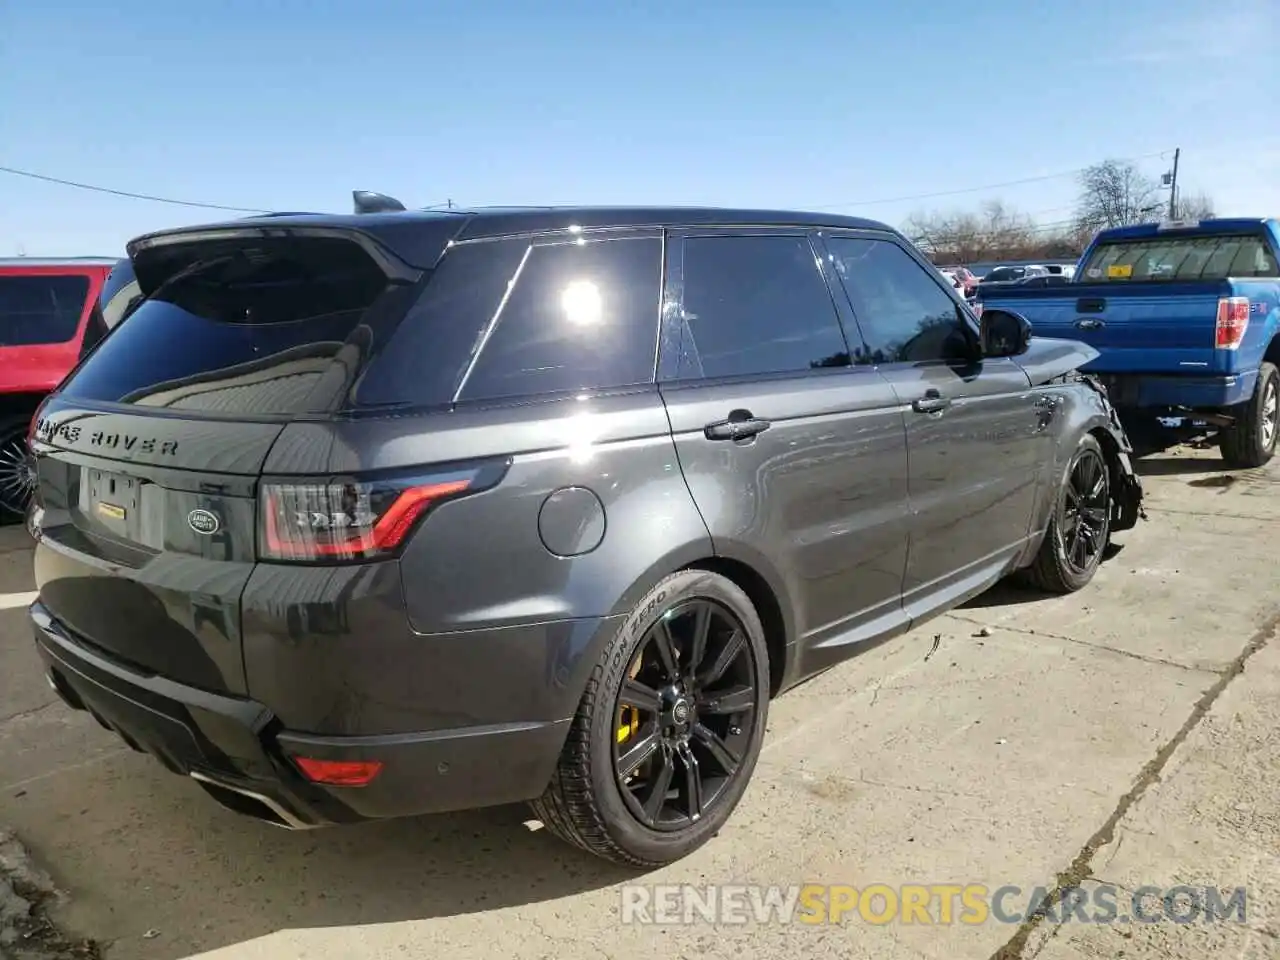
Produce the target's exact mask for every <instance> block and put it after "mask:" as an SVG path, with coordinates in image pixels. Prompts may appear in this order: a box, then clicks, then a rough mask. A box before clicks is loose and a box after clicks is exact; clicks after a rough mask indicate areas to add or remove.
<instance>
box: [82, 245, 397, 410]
mask: <svg viewBox="0 0 1280 960" xmlns="http://www.w3.org/2000/svg"><path fill="white" fill-rule="evenodd" d="M182 262H183V264H184V265H183V266H182V267H181V268H180V269H178V271H177V273H176V275H174V276H173V277H171V278H170V279H169V280H168V281H167V282H166V283H164V284H163V285H162V286H160V287H159V289H157V290H156V291H155V292H154V293H152V294H151V295H150V296H149V297H147V298H146V299H145V300H143V301H142V302H141V304H140V305H139V306H138V307H137V309H136V310H134V311H133V312H132V313H130V314H129V315H128V316H127V317H126V318H125V319H124V320H123V321H121V322H120V324H119V325H118V326H117V327H116V329H115V330H114V331H113V333H112V335H111V336H109V337H107V338H106V339H104V340H103V342H102V344H101V345H100V347H99V349H98V350H97V351H95V352H94V353H93V355H92V356H90V357H89V359H88V360H87V361H85V363H84V364H83V365H82V366H81V367H80V369H79V370H78V371H77V372H76V373H75V374H74V375H73V376H72V377H71V379H70V380H69V381H68V383H67V384H66V386H65V387H64V389H63V395H64V396H66V397H68V398H71V399H81V400H97V401H107V402H113V403H125V404H137V405H139V406H154V407H168V408H173V409H181V410H202V411H206V412H209V413H220V414H231V415H234V414H254V415H267V416H272V415H288V414H296V413H303V412H312V411H316V412H319V411H321V410H324V409H328V408H329V407H330V406H331V405H332V403H333V402H334V398H335V396H338V395H341V394H344V393H345V392H346V391H347V390H348V389H349V388H350V384H351V382H352V381H353V379H354V377H355V376H356V375H357V374H358V372H359V370H360V369H361V367H362V365H363V363H364V362H365V360H366V358H367V356H368V353H369V351H370V350H371V349H372V348H373V347H374V344H375V342H376V341H377V340H378V338H379V336H380V335H381V334H383V333H384V332H385V331H383V330H382V329H381V327H382V326H385V325H386V323H385V321H388V319H389V318H392V317H394V314H395V312H396V311H395V310H394V309H385V310H381V309H373V308H374V307H375V306H383V305H385V304H386V302H387V301H388V300H396V299H397V298H399V299H404V298H405V297H404V295H405V294H407V293H409V292H410V291H411V288H405V287H401V288H398V289H397V288H392V287H390V286H389V285H388V281H387V278H386V276H385V275H384V274H383V272H382V271H381V270H380V269H379V268H378V266H377V265H376V264H375V263H374V261H373V260H372V259H370V258H369V257H368V256H367V255H366V254H365V253H364V251H363V250H361V249H360V248H359V247H358V246H357V245H355V244H354V243H351V242H349V241H346V240H340V239H330V238H324V239H308V240H296V239H288V240H262V241H255V242H253V243H252V245H246V244H244V243H240V244H239V245H237V246H226V245H222V244H211V245H208V247H207V249H206V248H204V247H202V248H201V249H200V250H199V251H198V252H197V253H195V254H192V255H191V256H189V257H187V258H186V259H185V260H184V261H182Z"/></svg>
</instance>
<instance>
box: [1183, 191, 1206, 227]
mask: <svg viewBox="0 0 1280 960" xmlns="http://www.w3.org/2000/svg"><path fill="white" fill-rule="evenodd" d="M1174 207H1175V208H1176V210H1177V214H1178V217H1177V219H1179V220H1209V219H1211V218H1212V217H1213V216H1214V209H1213V198H1211V197H1210V196H1209V195H1208V194H1207V193H1204V192H1201V193H1193V194H1192V195H1191V196H1189V197H1184V196H1183V195H1182V193H1181V191H1179V193H1178V198H1177V200H1175V201H1174Z"/></svg>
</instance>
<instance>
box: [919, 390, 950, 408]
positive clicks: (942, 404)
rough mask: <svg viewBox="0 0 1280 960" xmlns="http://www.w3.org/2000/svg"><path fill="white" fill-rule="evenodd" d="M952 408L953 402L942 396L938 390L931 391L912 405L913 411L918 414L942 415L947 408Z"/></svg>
mask: <svg viewBox="0 0 1280 960" xmlns="http://www.w3.org/2000/svg"><path fill="white" fill-rule="evenodd" d="M949 406H951V401H950V400H949V399H947V398H946V397H944V396H943V395H942V394H940V393H939V392H938V391H937V390H930V391H928V392H927V393H925V395H924V396H923V397H919V398H917V399H916V400H915V401H913V402H912V404H911V409H912V410H914V411H915V412H916V413H941V412H942V411H943V410H945V409H947V407H949Z"/></svg>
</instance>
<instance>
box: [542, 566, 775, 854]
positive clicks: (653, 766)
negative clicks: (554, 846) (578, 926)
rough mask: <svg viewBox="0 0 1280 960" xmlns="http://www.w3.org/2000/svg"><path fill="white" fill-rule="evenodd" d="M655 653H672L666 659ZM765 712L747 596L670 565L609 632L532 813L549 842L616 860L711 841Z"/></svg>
mask: <svg viewBox="0 0 1280 960" xmlns="http://www.w3.org/2000/svg"><path fill="white" fill-rule="evenodd" d="M699 636H701V637H702V638H703V639H702V641H701V642H699V641H698V640H697V639H696V638H697V637H699ZM664 650H671V651H674V652H673V654H672V657H671V659H670V660H668V659H667V658H666V656H665V655H664ZM699 651H700V654H701V655H699ZM671 664H674V666H675V667H676V669H675V671H671V670H669V669H667V666H669V665H671ZM726 664H727V665H726ZM721 666H724V669H723V670H722V671H720V673H719V675H718V676H715V674H716V673H717V670H718V668H720V667H721ZM672 677H675V678H677V679H676V680H675V681H674V682H669V681H670V680H671V678H672ZM699 677H701V678H704V679H703V680H699V679H698V678H699ZM705 678H710V679H709V680H706V679H705ZM686 694H687V699H686ZM632 704H642V706H640V707H639V708H636V707H633V706H632ZM647 704H652V705H653V709H649V707H648V706H647ZM768 707H769V654H768V648H767V646H766V644H765V638H764V628H763V627H762V626H761V623H760V617H759V616H758V615H757V613H756V610H755V608H754V607H753V606H752V605H751V601H750V600H749V599H748V598H747V596H746V594H744V593H743V592H742V590H740V589H739V588H738V587H737V585H736V584H734V583H733V582H732V581H731V580H728V579H727V578H725V577H723V576H720V575H719V574H716V573H711V572H709V571H705V570H683V571H680V572H678V573H674V574H672V575H671V576H669V577H667V578H666V579H664V580H662V581H661V582H660V583H658V584H657V585H656V586H655V587H654V588H653V589H652V590H650V591H649V593H648V594H646V595H645V597H644V599H642V600H641V601H640V603H639V604H638V605H637V606H636V609H635V610H634V611H633V612H632V613H631V615H630V616H628V617H627V619H626V621H625V622H624V623H623V624H622V626H621V627H620V628H619V630H618V632H617V633H616V634H615V635H614V637H613V638H612V639H611V640H610V642H609V644H608V646H607V648H606V649H605V651H604V653H603V655H602V657H601V660H600V663H599V664H598V665H597V666H596V668H595V670H594V671H593V672H592V674H591V678H590V679H589V680H588V681H587V687H586V691H585V692H584V694H583V696H582V701H581V704H580V706H579V707H578V712H577V715H576V716H575V717H574V719H573V723H572V725H571V727H570V729H569V734H568V737H567V739H566V741H565V745H564V748H563V752H562V754H561V757H560V762H559V765H558V766H557V768H556V772H555V774H554V775H553V776H552V778H551V783H550V784H549V785H548V786H547V789H546V792H545V793H544V794H543V795H542V796H541V797H540V798H539V799H537V800H535V801H534V802H533V804H532V807H533V812H534V815H535V816H536V817H537V818H538V819H539V820H541V821H542V822H543V824H544V825H545V826H546V827H547V829H548V830H550V831H551V832H552V833H554V834H556V835H557V836H559V837H560V838H561V839H563V840H566V841H568V842H569V843H572V844H574V845H575V846H578V847H580V848H582V849H584V850H586V851H588V852H590V853H593V854H595V855H596V856H598V857H602V858H604V859H606V860H611V861H613V862H615V863H620V864H625V865H627V866H634V867H646V868H647V867H657V866H662V865H664V864H668V863H672V862H673V861H676V860H679V859H680V858H681V857H684V856H686V855H687V854H689V853H691V852H692V851H694V850H696V849H697V848H698V847H700V846H702V845H703V844H704V843H706V842H707V841H708V840H710V839H711V838H712V837H713V836H715V834H716V833H717V832H718V831H719V830H720V828H721V827H723V826H724V824H725V822H726V821H727V820H728V819H729V816H730V815H731V814H732V813H733V810H734V808H735V807H736V806H737V805H738V801H739V800H740V799H741V798H742V795H743V793H744V792H745V791H746V787H747V784H748V782H749V781H750V779H751V775H752V773H753V772H754V770H755V765H756V760H757V759H758V757H759V755H760V746H761V742H762V741H763V739H764V730H765V722H766V719H767V717H768ZM631 710H635V711H636V712H634V713H629V712H628V711H631ZM682 718H683V719H682ZM639 757H643V758H644V759H643V760H641V761H640V762H639V763H638V764H637V765H636V766H635V767H634V772H630V773H629V772H628V771H632V770H633V767H632V764H633V763H635V762H636V760H637V758H639ZM730 767H731V768H732V769H730Z"/></svg>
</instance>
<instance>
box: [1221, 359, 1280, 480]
mask: <svg viewBox="0 0 1280 960" xmlns="http://www.w3.org/2000/svg"><path fill="white" fill-rule="evenodd" d="M1235 413H1236V422H1235V423H1234V424H1233V425H1232V426H1230V427H1227V428H1226V429H1224V430H1222V431H1221V433H1219V434H1218V447H1219V449H1220V450H1221V451H1222V459H1223V460H1224V461H1226V464H1227V466H1229V467H1241V468H1247V467H1260V466H1262V465H1263V464H1264V463H1266V462H1267V461H1269V460H1270V459H1271V458H1272V456H1274V455H1275V452H1276V438H1277V435H1280V372H1277V370H1276V367H1275V364H1271V363H1265V362H1264V363H1263V364H1262V366H1261V367H1260V368H1259V369H1258V383H1257V386H1256V387H1254V390H1253V396H1252V397H1250V398H1249V399H1248V400H1246V401H1245V402H1244V403H1242V404H1240V405H1239V406H1238V407H1236V408H1235Z"/></svg>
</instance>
